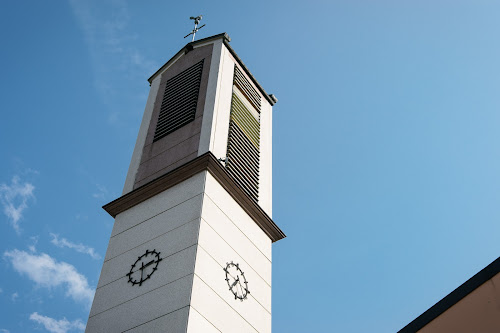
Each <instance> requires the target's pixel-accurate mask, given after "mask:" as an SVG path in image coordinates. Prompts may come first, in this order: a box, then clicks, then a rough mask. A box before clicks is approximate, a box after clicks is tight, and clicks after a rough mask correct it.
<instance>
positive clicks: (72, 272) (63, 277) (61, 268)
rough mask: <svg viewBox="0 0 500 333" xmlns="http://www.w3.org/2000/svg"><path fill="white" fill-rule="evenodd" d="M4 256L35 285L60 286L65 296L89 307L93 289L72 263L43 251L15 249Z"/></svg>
mask: <svg viewBox="0 0 500 333" xmlns="http://www.w3.org/2000/svg"><path fill="white" fill-rule="evenodd" d="M4 257H5V258H7V259H9V260H10V261H11V262H12V265H13V266H14V269H15V270H16V271H17V272H18V273H19V274H21V275H27V276H28V278H30V279H31V280H32V281H33V282H35V283H36V284H37V286H40V287H45V288H49V289H50V288H54V287H59V286H62V287H64V288H65V289H66V296H69V297H71V298H72V299H73V300H75V301H77V302H82V303H84V304H85V305H87V306H89V307H90V304H91V303H92V299H93V298H94V293H95V290H94V289H92V288H90V287H89V284H88V281H87V278H86V277H85V276H83V275H82V274H80V273H78V271H77V270H76V268H75V267H74V266H73V265H70V264H68V263H65V262H57V261H56V260H55V259H54V258H52V257H51V256H49V255H48V254H45V253H41V254H40V255H37V254H31V253H28V252H25V251H20V250H17V249H14V250H12V251H6V252H5V253H4Z"/></svg>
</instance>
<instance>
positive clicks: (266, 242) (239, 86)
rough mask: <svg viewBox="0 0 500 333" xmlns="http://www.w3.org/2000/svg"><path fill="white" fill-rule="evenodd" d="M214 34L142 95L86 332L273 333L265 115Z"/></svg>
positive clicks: (266, 109)
mask: <svg viewBox="0 0 500 333" xmlns="http://www.w3.org/2000/svg"><path fill="white" fill-rule="evenodd" d="M229 41H230V40H229V37H228V36H227V35H226V34H220V35H216V36H212V37H209V38H205V39H202V40H198V41H195V42H192V43H189V44H187V45H186V46H185V47H184V48H183V49H182V50H180V51H179V52H178V53H177V54H176V55H175V56H174V57H173V58H171V59H170V60H169V61H168V62H167V63H166V64H165V65H164V66H162V67H161V68H160V69H159V70H158V71H157V72H156V73H155V74H154V75H153V76H152V77H151V78H150V79H149V82H150V84H151V89H150V93H149V97H148V100H147V103H146V108H145V111H144V116H143V120H142V123H141V127H140V130H139V135H138V138H137V142H136V145H135V148H134V152H133V156H132V160H131V163H130V167H129V171H128V174H127V178H126V181H125V186H124V190H123V195H122V196H121V197H120V198H118V199H116V200H114V201H113V202H111V203H109V204H107V205H105V206H104V209H105V210H106V211H107V212H108V213H110V215H111V216H113V217H114V218H115V223H114V226H113V231H112V234H111V237H110V241H109V244H108V249H107V252H106V257H105V259H104V264H103V267H102V271H101V275H100V278H99V283H98V286H97V289H96V294H95V297H94V301H93V304H92V308H91V311H90V315H89V320H88V323H87V328H86V332H271V285H272V284H271V266H272V265H271V264H272V256H271V252H272V251H271V246H272V243H273V242H275V241H277V240H280V239H282V238H284V237H285V235H284V233H283V232H282V231H281V230H280V229H279V228H278V226H277V225H276V224H275V223H274V222H273V221H272V219H271V216H272V106H273V104H274V103H275V102H276V99H275V98H274V96H272V95H268V94H267V93H266V92H265V91H264V89H263V88H262V87H261V86H260V85H259V83H258V82H257V81H256V80H255V78H254V77H253V76H252V75H251V73H250V72H249V71H248V69H247V68H246V67H245V65H244V64H243V62H242V61H241V60H240V59H239V57H238V56H237V55H236V53H235V52H234V51H233V50H232V48H231V47H230V46H229Z"/></svg>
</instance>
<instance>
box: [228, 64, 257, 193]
mask: <svg viewBox="0 0 500 333" xmlns="http://www.w3.org/2000/svg"><path fill="white" fill-rule="evenodd" d="M234 81H235V86H234V87H233V89H234V90H233V98H232V103H231V115H230V121H229V138H228V146H227V162H226V169H227V171H228V172H229V174H230V175H231V176H232V177H233V179H234V181H235V182H236V183H237V184H238V185H239V186H240V187H241V188H242V189H243V190H244V191H245V192H246V193H247V194H248V195H249V196H250V197H251V198H252V199H253V200H254V201H258V198H259V157H260V152H259V145H260V114H259V113H258V112H257V110H252V106H255V104H257V105H259V109H260V95H258V94H257V96H253V99H254V103H249V102H250V100H249V99H250V98H249V97H248V95H247V94H246V93H244V91H240V89H238V88H240V87H241V86H240V84H244V87H249V88H251V89H253V87H252V86H250V83H249V82H248V81H247V80H246V78H245V77H244V76H242V75H241V72H239V70H237V67H236V68H235V77H234ZM241 90H243V88H241ZM248 91H249V92H251V90H250V89H248ZM254 91H255V89H254ZM247 98H248V100H247ZM257 102H258V103H257Z"/></svg>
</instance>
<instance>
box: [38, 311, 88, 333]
mask: <svg viewBox="0 0 500 333" xmlns="http://www.w3.org/2000/svg"><path fill="white" fill-rule="evenodd" d="M30 320H33V321H35V322H37V323H38V324H42V325H43V327H45V329H46V330H47V331H49V332H52V333H66V332H68V331H80V332H81V331H83V330H85V325H84V324H83V322H82V321H81V320H80V319H77V320H73V321H69V320H67V319H66V318H64V317H63V319H60V320H56V319H54V318H50V317H47V316H42V315H40V314H38V313H37V312H34V313H32V314H31V315H30Z"/></svg>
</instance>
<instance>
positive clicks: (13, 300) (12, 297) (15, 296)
mask: <svg viewBox="0 0 500 333" xmlns="http://www.w3.org/2000/svg"><path fill="white" fill-rule="evenodd" d="M18 298H19V294H18V293H17V292H15V293H13V294H12V296H10V299H11V300H12V302H15V301H16V300H17V299H18Z"/></svg>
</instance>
